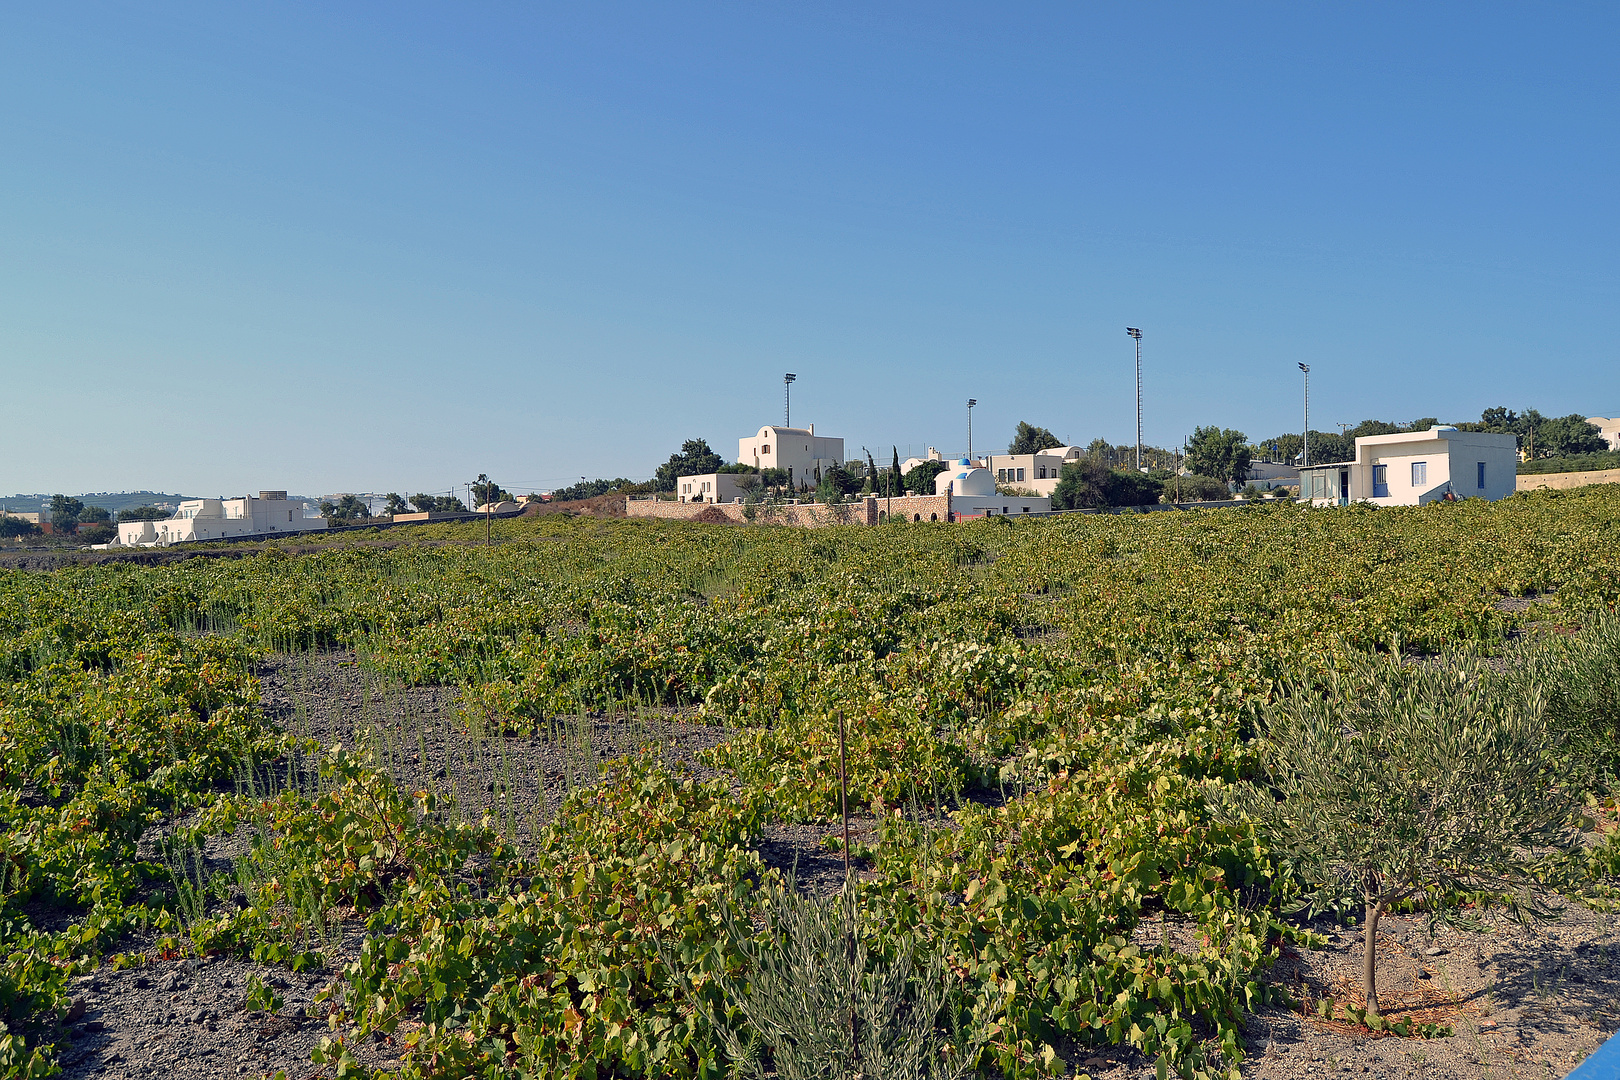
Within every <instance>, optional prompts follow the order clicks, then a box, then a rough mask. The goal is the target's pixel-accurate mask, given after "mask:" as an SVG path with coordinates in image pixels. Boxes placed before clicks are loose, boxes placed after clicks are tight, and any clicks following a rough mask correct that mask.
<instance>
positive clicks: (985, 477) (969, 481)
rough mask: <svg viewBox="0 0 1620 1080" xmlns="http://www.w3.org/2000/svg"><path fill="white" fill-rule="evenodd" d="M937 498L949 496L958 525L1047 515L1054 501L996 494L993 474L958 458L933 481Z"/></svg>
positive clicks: (1041, 496) (1030, 496)
mask: <svg viewBox="0 0 1620 1080" xmlns="http://www.w3.org/2000/svg"><path fill="white" fill-rule="evenodd" d="M934 494H935V495H945V494H949V495H950V497H951V513H952V514H954V515H955V516H956V519H957V520H958V521H960V520H961V519H962V518H965V517H986V516H991V515H996V514H1044V513H1046V512H1048V511H1049V510H1051V509H1052V500H1051V499H1050V498H1048V497H1046V496H1044V495H1039V496H1033V495H998V494H996V478H995V476H994V474H992V473H991V472H990V470H989V469H985V468H981V467H979V466H976V465H974V464H972V463H971V462H969V461H968V459H967V458H958V459H957V461H956V463H955V464H953V465H952V466H951V467H950V468H948V469H946V470H945V471H944V472H942V473H940V474H939V475H938V476H936V477H934Z"/></svg>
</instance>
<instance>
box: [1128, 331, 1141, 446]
mask: <svg viewBox="0 0 1620 1080" xmlns="http://www.w3.org/2000/svg"><path fill="white" fill-rule="evenodd" d="M1125 332H1126V333H1127V334H1129V335H1131V337H1133V338H1135V339H1136V471H1137V472H1141V471H1142V331H1141V330H1139V329H1138V328H1137V327H1134V326H1127V327H1126V328H1125Z"/></svg>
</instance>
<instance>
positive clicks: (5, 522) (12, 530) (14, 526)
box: [0, 514, 39, 540]
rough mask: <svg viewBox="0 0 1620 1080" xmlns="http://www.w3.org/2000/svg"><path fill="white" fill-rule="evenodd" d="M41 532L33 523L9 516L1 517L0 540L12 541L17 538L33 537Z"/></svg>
mask: <svg viewBox="0 0 1620 1080" xmlns="http://www.w3.org/2000/svg"><path fill="white" fill-rule="evenodd" d="M38 532H39V526H38V525H35V524H34V523H33V522H32V521H28V520H26V519H24V518H20V517H12V516H10V515H9V514H8V515H4V516H0V539H5V540H10V539H12V538H13V537H17V536H33V535H35V534H36V533H38Z"/></svg>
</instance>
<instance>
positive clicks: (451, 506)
mask: <svg viewBox="0 0 1620 1080" xmlns="http://www.w3.org/2000/svg"><path fill="white" fill-rule="evenodd" d="M411 505H412V506H414V507H416V509H417V510H418V511H420V512H421V513H424V514H445V513H454V514H460V513H466V511H467V508H466V507H465V506H463V505H462V504H461V500H460V499H458V498H456V497H455V496H454V495H424V494H422V493H421V492H420V491H419V492H417V493H416V494H415V495H412V496H411ZM323 516H324V512H323Z"/></svg>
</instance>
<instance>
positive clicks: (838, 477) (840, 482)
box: [816, 465, 861, 502]
mask: <svg viewBox="0 0 1620 1080" xmlns="http://www.w3.org/2000/svg"><path fill="white" fill-rule="evenodd" d="M860 489H861V482H860V480H859V479H857V478H856V477H854V476H851V475H850V473H849V470H848V469H845V468H843V467H842V466H840V465H833V466H831V467H830V468H828V469H827V470H826V471H824V472H823V473H822V474H821V479H820V480H819V481H818V482H817V483H816V499H817V500H818V501H820V502H835V501H836V502H843V500H844V496H846V495H853V494H854V493H855V492H857V491H859V490H860Z"/></svg>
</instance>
